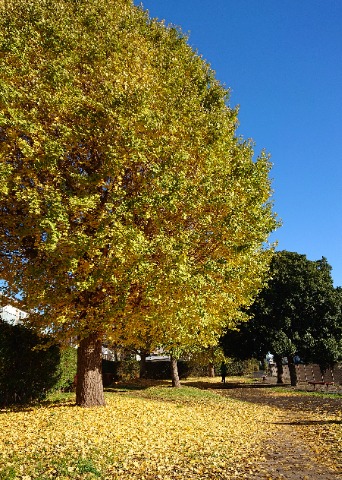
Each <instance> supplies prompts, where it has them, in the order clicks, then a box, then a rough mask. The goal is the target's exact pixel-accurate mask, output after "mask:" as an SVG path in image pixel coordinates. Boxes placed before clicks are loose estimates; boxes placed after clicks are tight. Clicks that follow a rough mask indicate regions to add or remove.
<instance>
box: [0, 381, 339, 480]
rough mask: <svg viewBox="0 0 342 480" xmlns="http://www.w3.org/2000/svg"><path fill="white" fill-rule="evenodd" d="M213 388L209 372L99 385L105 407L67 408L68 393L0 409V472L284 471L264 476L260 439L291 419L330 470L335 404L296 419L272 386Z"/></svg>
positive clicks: (335, 444)
mask: <svg viewBox="0 0 342 480" xmlns="http://www.w3.org/2000/svg"><path fill="white" fill-rule="evenodd" d="M189 385H192V386H189ZM198 386H200V387H202V388H198ZM215 386H216V387H221V384H220V383H218V381H217V379H216V384H215V383H213V384H210V383H208V385H207V386H205V384H203V383H202V384H201V383H198V385H196V383H195V382H194V383H188V384H187V385H186V384H185V386H183V387H182V388H181V389H172V388H170V386H169V385H168V384H165V385H159V386H147V385H145V386H140V388H139V387H137V388H132V387H127V386H126V387H122V386H117V388H114V389H113V390H112V391H108V392H107V393H106V401H107V407H106V408H94V409H82V408H79V407H76V406H75V405H74V397H73V396H71V397H70V398H69V399H68V400H67V401H65V400H64V401H63V402H52V403H46V404H42V405H39V406H34V407H30V406H29V407H27V408H21V409H12V410H11V409H6V410H2V411H1V414H0V479H6V480H11V479H16V478H18V479H21V480H48V479H61V480H62V479H96V478H99V479H103V480H105V479H111V480H112V479H113V480H115V479H117V480H121V479H122V480H126V479H127V480H128V479H139V480H144V479H145V480H156V479H162V480H168V479H198V480H199V479H234V478H237V479H240V478H241V479H243V478H247V479H250V478H272V479H273V478H287V477H284V476H282V475H283V472H282V471H281V470H279V469H278V470H277V472H278V473H273V474H272V475H273V476H269V473H268V472H269V471H271V470H272V469H268V470H267V468H268V467H267V465H269V464H270V463H274V461H275V460H273V461H272V460H271V459H270V456H269V451H268V450H269V449H268V448H267V446H268V445H269V442H270V438H273V439H274V441H273V446H275V447H276V445H277V440H276V439H277V435H279V432H282V431H284V428H285V430H286V429H288V428H290V429H291V428H292V426H291V423H292V424H293V428H295V429H296V431H298V432H299V433H298V435H299V436H297V437H296V438H297V439H298V438H300V434H302V435H303V441H304V442H306V440H305V438H308V448H309V449H310V452H312V453H313V455H316V454H317V455H319V454H320V452H323V454H324V452H325V451H328V450H329V452H330V454H329V458H330V459H331V461H330V465H327V467H326V468H328V469H329V471H330V469H331V473H332V474H333V472H334V471H336V470H337V466H336V465H337V462H338V458H339V454H340V453H341V452H339V448H340V446H341V444H340V442H341V418H339V420H338V415H339V414H340V413H341V412H340V411H338V409H337V410H335V411H333V412H330V416H327V412H326V411H325V410H324V409H323V410H322V409H321V410H317V411H314V412H313V413H312V416H310V415H311V414H310V413H309V411H306V416H305V422H306V423H305V424H301V423H300V422H299V420H298V418H297V417H296V418H294V417H293V414H292V413H291V408H290V407H289V406H287V407H286V405H285V407H284V408H282V406H281V405H279V404H276V403H275V400H274V399H275V397H272V395H275V396H278V397H277V398H278V399H279V398H280V399H282V398H286V396H285V394H284V393H282V392H279V393H274V392H275V390H274V389H272V391H271V389H255V390H253V389H252V388H233V389H232V388H226V389H221V388H220V389H218V388H216V389H215V388H212V387H215ZM207 387H209V388H207ZM227 387H228V385H227ZM288 395H289V396H290V397H291V398H294V397H295V394H292V393H289V394H288ZM261 398H268V399H269V401H266V400H265V401H263V402H262V401H260V399H261ZM307 398H309V399H310V398H312V397H307ZM317 398H318V397H317ZM323 400H324V399H323ZM338 400H340V399H338ZM320 401H322V399H321V400H320ZM295 402H296V399H295V400H294V404H293V405H292V406H293V407H294V405H295ZM297 402H299V400H298V398H297ZM300 402H302V400H300ZM304 402H305V400H304ZM337 405H338V403H337ZM300 408H301V407H300ZM317 408H318V407H317ZM301 410H303V409H302V408H301ZM287 411H288V412H289V417H288V418H287V416H284V412H287ZM317 419H318V420H317ZM316 421H320V422H322V423H321V424H318V425H317V424H315V422H316ZM298 422H299V423H298ZM310 422H311V424H310ZM288 424H289V425H288ZM317 426H318V427H319V428H318V434H317V435H316V437H317V438H316V441H315V443H314V444H310V442H311V441H312V439H313V429H311V430H312V432H311V433H310V431H311V430H310V428H311V427H314V428H316V427H317ZM286 431H287V434H290V433H291V432H290V431H288V430H286ZM310 439H311V440H310ZM310 445H311V446H310ZM312 447H315V449H316V450H317V451H315V450H314V449H312ZM277 449H278V447H277V448H276V450H277ZM324 449H326V450H324ZM332 451H333V452H334V453H333V454H331V452H332ZM323 457H324V455H323ZM328 463H329V462H328ZM265 465H266V467H267V468H265ZM335 467H336V468H335ZM336 474H337V473H336ZM277 475H278V476H277ZM337 475H338V474H337ZM289 478H290V477H289ZM298 478H299V477H298ZM302 478H304V477H302ZM326 478H328V477H326ZM337 478H340V477H337V476H336V479H337Z"/></svg>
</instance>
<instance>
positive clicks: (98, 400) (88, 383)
mask: <svg viewBox="0 0 342 480" xmlns="http://www.w3.org/2000/svg"><path fill="white" fill-rule="evenodd" d="M101 348H102V342H101V337H100V336H99V335H98V334H97V333H91V334H90V335H89V336H88V337H86V338H83V339H82V340H81V341H80V344H79V347H78V349H77V385H76V404H77V405H79V406H81V407H100V406H104V405H105V404H106V403H105V399H104V394H103V383H102V356H101Z"/></svg>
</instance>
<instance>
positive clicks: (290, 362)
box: [287, 355, 298, 387]
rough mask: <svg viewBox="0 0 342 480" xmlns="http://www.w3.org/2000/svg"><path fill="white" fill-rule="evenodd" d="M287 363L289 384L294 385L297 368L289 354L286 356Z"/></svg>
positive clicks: (295, 384) (295, 383) (296, 381)
mask: <svg viewBox="0 0 342 480" xmlns="http://www.w3.org/2000/svg"><path fill="white" fill-rule="evenodd" d="M287 361H288V365H289V372H290V380H291V386H292V387H296V386H297V383H298V379H297V370H296V365H295V363H294V361H293V357H292V355H289V356H288V357H287Z"/></svg>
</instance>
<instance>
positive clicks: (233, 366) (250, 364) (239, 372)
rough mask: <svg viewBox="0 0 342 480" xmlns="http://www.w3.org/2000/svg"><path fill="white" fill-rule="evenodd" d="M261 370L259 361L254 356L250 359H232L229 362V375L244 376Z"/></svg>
mask: <svg viewBox="0 0 342 480" xmlns="http://www.w3.org/2000/svg"><path fill="white" fill-rule="evenodd" d="M258 370H259V362H258V361H257V360H255V359H254V358H252V359H250V360H232V361H230V362H229V363H227V376H228V377H234V376H243V375H249V374H250V373H253V372H256V371H258Z"/></svg>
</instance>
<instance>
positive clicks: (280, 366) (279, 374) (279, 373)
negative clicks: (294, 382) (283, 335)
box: [273, 355, 284, 383]
mask: <svg viewBox="0 0 342 480" xmlns="http://www.w3.org/2000/svg"><path fill="white" fill-rule="evenodd" d="M273 358H274V361H275V363H276V365H277V383H284V368H283V359H282V357H281V356H280V355H274V357H273Z"/></svg>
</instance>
